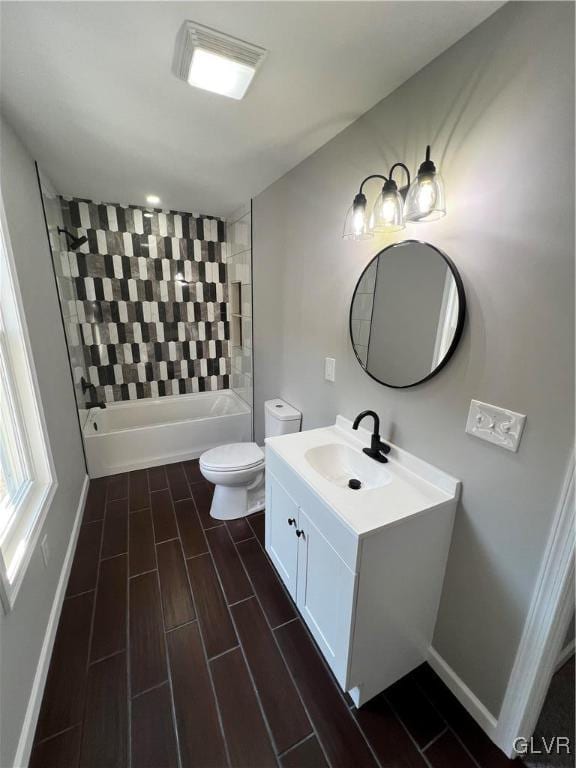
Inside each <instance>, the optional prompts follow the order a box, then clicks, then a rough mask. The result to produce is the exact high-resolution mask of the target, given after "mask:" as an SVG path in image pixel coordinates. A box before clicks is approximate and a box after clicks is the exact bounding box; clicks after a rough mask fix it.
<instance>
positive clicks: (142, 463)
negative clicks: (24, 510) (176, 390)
mask: <svg viewBox="0 0 576 768" xmlns="http://www.w3.org/2000/svg"><path fill="white" fill-rule="evenodd" d="M251 434H252V414H251V411H250V408H249V407H248V405H246V403H245V402H244V401H243V400H242V399H241V398H239V397H238V395H236V394H235V393H234V392H232V390H222V391H219V392H199V393H198V394H192V395H171V396H168V397H161V398H155V399H151V398H147V399H145V400H137V401H131V402H126V403H111V404H110V405H108V406H106V408H104V409H102V410H101V409H99V408H98V409H97V408H94V409H92V411H91V413H90V417H89V418H88V420H87V422H86V424H85V426H84V444H85V446H86V458H87V461H88V473H89V475H90V477H102V476H104V475H115V474H118V473H119V472H128V471H130V470H133V469H141V468H143V467H152V466H157V465H159V464H170V463H172V462H174V461H185V460H187V459H196V458H198V456H200V454H201V453H203V452H204V451H206V450H208V448H214V447H215V446H217V445H223V444H224V443H235V442H242V441H245V440H250V439H251Z"/></svg>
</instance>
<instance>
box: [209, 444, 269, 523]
mask: <svg viewBox="0 0 576 768" xmlns="http://www.w3.org/2000/svg"><path fill="white" fill-rule="evenodd" d="M200 472H202V474H203V475H204V477H205V478H206V480H208V482H210V483H214V485H215V486H216V488H215V490H214V497H213V499H212V506H211V508H210V514H211V515H212V517H214V518H216V520H234V519H236V518H238V517H244V516H246V515H251V514H252V513H253V512H261V511H262V510H263V509H264V451H263V450H262V449H261V448H259V447H258V446H257V445H256V443H230V444H229V445H220V446H218V447H217V448H211V449H210V450H209V451H206V452H205V453H203V454H202V456H201V457H200Z"/></svg>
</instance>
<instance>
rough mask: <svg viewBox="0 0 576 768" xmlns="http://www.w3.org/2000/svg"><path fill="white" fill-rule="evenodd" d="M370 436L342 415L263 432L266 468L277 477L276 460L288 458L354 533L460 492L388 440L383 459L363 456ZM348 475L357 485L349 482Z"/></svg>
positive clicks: (441, 474)
mask: <svg viewBox="0 0 576 768" xmlns="http://www.w3.org/2000/svg"><path fill="white" fill-rule="evenodd" d="M370 439H371V433H370V432H369V431H368V430H366V429H364V428H363V427H360V429H358V430H354V429H353V428H352V422H351V421H349V420H348V419H345V418H343V417H342V416H338V418H337V419H336V424H334V425H333V426H331V427H320V428H319V429H311V430H308V431H306V432H295V433H292V434H289V435H278V436H277V437H267V438H266V456H267V458H266V462H267V463H266V471H267V472H268V470H270V472H271V474H273V475H274V474H275V472H279V473H280V477H281V476H282V472H283V470H282V467H281V466H280V467H278V468H276V469H274V468H275V466H276V460H277V459H279V460H282V461H283V462H285V463H286V464H288V466H289V467H290V468H291V469H292V471H293V472H295V473H296V474H297V475H298V476H299V477H300V479H301V480H302V481H304V483H305V484H306V485H308V486H310V488H311V490H312V491H314V492H315V493H316V494H318V495H319V496H320V498H321V499H322V501H323V502H324V503H325V504H327V505H328V506H329V507H330V508H331V510H332V511H333V512H335V513H336V514H337V515H338V516H339V517H341V518H342V519H343V520H344V521H345V522H346V524H347V525H348V526H349V527H350V528H351V529H352V530H353V531H354V532H355V533H356V535H358V536H364V535H366V534H368V533H372V532H374V531H376V530H378V529H380V528H382V527H383V526H386V525H390V524H392V523H396V522H398V521H399V520H402V519H403V518H405V517H407V516H409V515H414V514H418V513H420V512H422V511H424V510H428V509H431V508H432V507H436V506H438V505H441V504H444V503H447V502H450V501H453V500H454V499H455V498H457V497H458V496H459V494H460V482H459V481H458V480H455V479H454V478H453V477H450V476H449V475H447V474H446V473H445V472H442V470H440V469H438V468H437V467H434V466H432V465H431V464H428V463H427V462H425V461H422V460H421V459H418V458H417V457H416V456H412V455H411V454H409V453H407V452H406V451H403V450H402V449H401V448H398V447H397V446H395V445H393V444H390V446H391V450H390V453H389V454H388V456H387V458H388V463H387V464H380V463H379V462H377V461H375V460H374V459H371V458H370V457H369V456H366V454H365V453H363V452H362V449H363V448H364V447H366V446H369V445H370ZM269 459H270V460H271V461H270V463H268V462H269ZM351 479H356V480H359V481H360V483H361V486H360V489H358V490H354V489H352V488H349V487H348V482H349V481H350V480H351ZM307 503H308V502H307ZM310 503H312V502H310Z"/></svg>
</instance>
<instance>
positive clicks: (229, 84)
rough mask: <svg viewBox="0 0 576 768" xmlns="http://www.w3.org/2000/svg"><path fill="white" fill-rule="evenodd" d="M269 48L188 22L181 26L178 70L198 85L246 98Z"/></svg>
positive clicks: (182, 77)
mask: <svg viewBox="0 0 576 768" xmlns="http://www.w3.org/2000/svg"><path fill="white" fill-rule="evenodd" d="M265 56H266V50H265V49H264V48H260V46H258V45H252V44H251V43H246V42H245V41H244V40H239V39H238V38H236V37H230V35H225V34H224V33H223V32H218V31H217V30H215V29H210V27H205V26H203V25H201V24H196V22H194V21H186V22H184V24H183V25H182V28H181V29H180V33H179V37H178V41H177V47H176V57H175V73H176V75H177V76H178V77H179V78H180V79H181V80H185V81H186V82H187V83H189V84H190V85H193V86H195V87H196V88H202V89H203V90H205V91H213V92H214V93H219V94H221V95H222V96H229V97H230V98H232V99H242V98H243V97H244V95H245V93H246V91H247V90H248V86H249V85H250V83H251V82H252V78H253V77H254V75H255V74H256V70H257V69H258V66H259V65H260V62H261V61H262V60H263V59H264V57H265Z"/></svg>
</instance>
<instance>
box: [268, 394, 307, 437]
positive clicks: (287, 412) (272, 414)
mask: <svg viewBox="0 0 576 768" xmlns="http://www.w3.org/2000/svg"><path fill="white" fill-rule="evenodd" d="M264 413H265V431H266V435H265V436H266V437H276V436H277V435H290V434H292V433H293V432H299V431H300V425H301V423H302V414H301V413H300V411H297V410H296V408H293V407H292V406H291V405H289V404H288V403H286V402H284V400H280V398H279V397H277V398H275V399H274V400H266V402H265V403H264Z"/></svg>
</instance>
